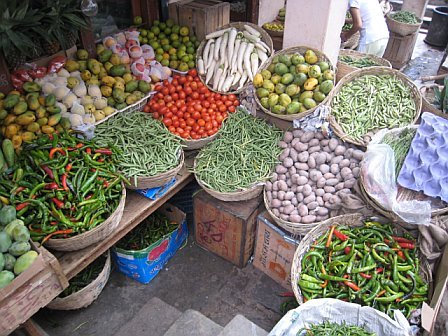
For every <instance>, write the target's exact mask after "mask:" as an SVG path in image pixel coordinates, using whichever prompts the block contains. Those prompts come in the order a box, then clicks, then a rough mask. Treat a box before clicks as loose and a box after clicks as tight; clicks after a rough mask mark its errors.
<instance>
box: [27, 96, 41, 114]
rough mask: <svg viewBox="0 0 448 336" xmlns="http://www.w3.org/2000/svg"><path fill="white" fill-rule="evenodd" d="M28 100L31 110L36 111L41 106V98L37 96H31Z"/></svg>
mask: <svg viewBox="0 0 448 336" xmlns="http://www.w3.org/2000/svg"><path fill="white" fill-rule="evenodd" d="M26 102H27V103H28V107H29V108H30V110H33V111H36V110H37V109H38V108H39V107H40V104H39V100H38V99H37V98H36V97H33V96H30V97H28V98H27V99H26Z"/></svg>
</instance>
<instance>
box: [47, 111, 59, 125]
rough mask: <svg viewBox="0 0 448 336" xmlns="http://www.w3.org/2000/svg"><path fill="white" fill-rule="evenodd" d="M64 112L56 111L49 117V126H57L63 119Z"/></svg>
mask: <svg viewBox="0 0 448 336" xmlns="http://www.w3.org/2000/svg"><path fill="white" fill-rule="evenodd" d="M61 117H62V114H61V113H56V114H53V115H51V116H50V117H49V118H48V126H56V125H57V124H59V122H60V121H61Z"/></svg>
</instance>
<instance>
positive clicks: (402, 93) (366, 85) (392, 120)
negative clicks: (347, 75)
mask: <svg viewBox="0 0 448 336" xmlns="http://www.w3.org/2000/svg"><path fill="white" fill-rule="evenodd" d="M331 107H332V114H333V116H334V117H335V119H336V121H337V122H338V124H339V125H340V126H341V128H342V130H343V131H344V132H345V133H346V134H347V135H348V136H349V137H351V138H352V139H355V140H362V138H363V136H364V135H366V134H367V133H368V132H369V131H374V130H376V129H381V128H395V127H400V126H406V125H409V124H410V123H411V122H412V120H413V119H414V117H415V112H416V106H415V102H414V99H413V97H412V94H411V90H410V88H408V87H407V86H406V85H405V84H404V83H403V82H402V81H401V80H400V79H398V78H396V77H394V76H391V75H363V76H361V77H358V78H356V79H354V80H352V81H351V82H349V83H346V84H344V85H343V86H342V88H341V90H340V91H339V92H338V94H337V95H336V96H335V98H334V100H333V102H332V104H331Z"/></svg>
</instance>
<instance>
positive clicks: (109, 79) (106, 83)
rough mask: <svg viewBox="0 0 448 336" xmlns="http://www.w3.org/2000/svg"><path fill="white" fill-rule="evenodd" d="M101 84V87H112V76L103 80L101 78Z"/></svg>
mask: <svg viewBox="0 0 448 336" xmlns="http://www.w3.org/2000/svg"><path fill="white" fill-rule="evenodd" d="M101 83H102V84H103V85H106V86H109V87H113V86H114V84H115V78H113V77H112V76H104V77H103V78H101Z"/></svg>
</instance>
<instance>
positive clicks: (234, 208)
mask: <svg viewBox="0 0 448 336" xmlns="http://www.w3.org/2000/svg"><path fill="white" fill-rule="evenodd" d="M261 209H262V202H261V197H257V198H254V199H252V200H248V201H242V202H223V201H220V200H218V199H216V198H214V197H212V196H211V195H209V194H208V193H206V192H205V191H204V190H201V191H199V192H197V193H196V195H195V196H194V198H193V215H194V229H195V238H196V242H197V244H198V245H199V246H201V247H203V248H205V249H207V250H208V251H210V252H213V253H215V254H217V255H219V256H220V257H222V258H224V259H227V260H228V261H230V262H232V263H233V264H235V265H236V266H238V267H244V266H245V265H246V264H247V262H248V260H249V258H250V256H251V255H252V252H253V248H254V240H255V228H256V221H257V215H258V214H259V213H260V212H261Z"/></svg>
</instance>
